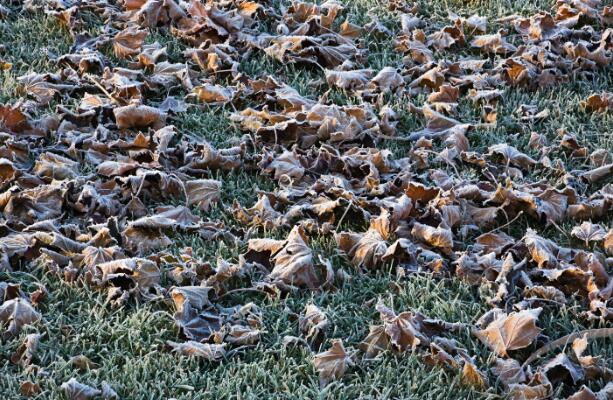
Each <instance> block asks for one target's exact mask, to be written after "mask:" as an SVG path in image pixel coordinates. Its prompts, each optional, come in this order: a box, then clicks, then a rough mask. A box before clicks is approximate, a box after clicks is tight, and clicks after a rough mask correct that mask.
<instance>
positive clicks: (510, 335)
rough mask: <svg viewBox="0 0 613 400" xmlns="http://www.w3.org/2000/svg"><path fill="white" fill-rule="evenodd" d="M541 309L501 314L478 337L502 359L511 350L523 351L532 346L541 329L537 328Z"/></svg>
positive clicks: (478, 332) (479, 332) (478, 333)
mask: <svg viewBox="0 0 613 400" xmlns="http://www.w3.org/2000/svg"><path fill="white" fill-rule="evenodd" d="M541 311H542V309H541V308H536V309H531V310H522V311H519V312H512V313H511V314H509V315H507V314H505V313H500V314H499V315H497V316H496V318H495V319H494V320H493V321H492V322H490V323H489V324H488V325H487V327H486V328H485V329H482V330H480V331H477V337H478V338H479V339H480V340H481V341H483V343H485V344H486V345H488V346H489V347H490V348H491V349H492V350H493V351H495V352H496V353H497V354H498V355H500V356H502V357H507V356H508V352H509V351H511V350H517V349H523V348H525V347H528V346H530V345H531V344H532V342H533V341H534V339H536V337H537V336H538V335H539V333H540V332H541V329H540V328H539V327H537V326H536V321H538V317H539V314H540V313H541Z"/></svg>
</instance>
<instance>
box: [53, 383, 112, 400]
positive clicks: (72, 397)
mask: <svg viewBox="0 0 613 400" xmlns="http://www.w3.org/2000/svg"><path fill="white" fill-rule="evenodd" d="M61 388H62V389H64V394H65V395H66V398H67V399H68V400H89V399H93V398H95V397H97V396H100V395H101V394H102V391H101V390H99V389H96V388H93V387H91V386H88V385H85V384H83V383H80V382H79V381H77V380H76V379H75V378H70V380H68V381H67V382H64V383H62V386H61Z"/></svg>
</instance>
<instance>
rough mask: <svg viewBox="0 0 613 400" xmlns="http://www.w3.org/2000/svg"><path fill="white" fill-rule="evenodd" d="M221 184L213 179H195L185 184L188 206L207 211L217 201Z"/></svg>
mask: <svg viewBox="0 0 613 400" xmlns="http://www.w3.org/2000/svg"><path fill="white" fill-rule="evenodd" d="M220 191H221V182H220V181H216V180H214V179H195V180H191V181H187V182H185V193H186V196H187V205H188V206H197V207H198V208H200V209H201V210H202V211H208V210H209V208H210V207H211V205H212V204H213V203H216V202H217V201H219V198H220V194H221V193H220Z"/></svg>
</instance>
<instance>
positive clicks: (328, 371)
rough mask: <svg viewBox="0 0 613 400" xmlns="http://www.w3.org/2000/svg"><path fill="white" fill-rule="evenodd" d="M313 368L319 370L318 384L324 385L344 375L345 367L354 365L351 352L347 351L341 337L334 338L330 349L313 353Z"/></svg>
mask: <svg viewBox="0 0 613 400" xmlns="http://www.w3.org/2000/svg"><path fill="white" fill-rule="evenodd" d="M313 365H314V366H315V370H317V371H318V372H319V385H320V386H321V387H325V386H326V385H327V384H328V383H330V382H331V381H332V380H335V379H340V378H341V377H342V376H343V375H345V371H347V368H349V367H351V366H353V365H354V362H353V360H352V357H351V354H349V353H347V351H346V350H345V347H344V346H343V341H342V340H341V339H334V340H333V341H332V347H331V348H330V350H327V351H324V352H322V353H319V354H317V355H315V357H314V358H313Z"/></svg>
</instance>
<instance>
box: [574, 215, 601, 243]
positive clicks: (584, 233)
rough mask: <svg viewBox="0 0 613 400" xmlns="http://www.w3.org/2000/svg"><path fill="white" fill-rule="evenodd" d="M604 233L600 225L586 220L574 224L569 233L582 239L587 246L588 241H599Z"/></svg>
mask: <svg viewBox="0 0 613 400" xmlns="http://www.w3.org/2000/svg"><path fill="white" fill-rule="evenodd" d="M606 234H607V233H606V232H605V230H604V229H602V227H601V226H600V225H598V224H592V223H591V222H587V221H586V222H583V223H582V224H581V225H579V226H575V227H574V228H573V230H572V231H571V235H573V236H575V237H576V238H577V239H579V240H583V241H584V242H585V245H586V246H589V242H600V241H601V240H603V239H604V238H605V235H606Z"/></svg>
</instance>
